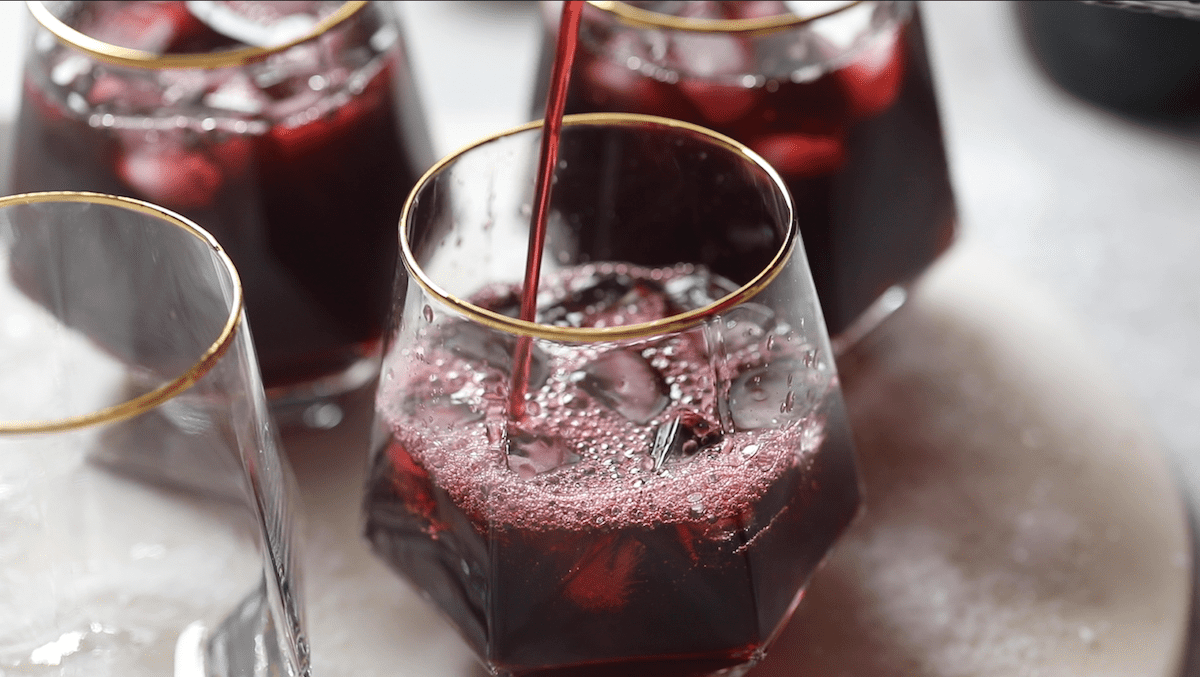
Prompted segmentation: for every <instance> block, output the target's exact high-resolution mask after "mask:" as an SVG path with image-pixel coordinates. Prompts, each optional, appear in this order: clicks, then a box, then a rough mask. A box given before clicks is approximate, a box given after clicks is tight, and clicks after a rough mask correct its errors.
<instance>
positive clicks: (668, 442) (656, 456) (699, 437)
mask: <svg viewBox="0 0 1200 677" xmlns="http://www.w3.org/2000/svg"><path fill="white" fill-rule="evenodd" d="M722 437H723V435H722V433H721V426H719V425H717V424H716V423H714V422H712V421H709V420H708V419H707V418H705V417H704V416H702V415H700V414H699V413H696V412H694V411H684V412H682V413H680V414H679V415H678V416H676V417H675V418H673V419H671V420H670V421H668V422H666V423H664V424H662V425H660V426H659V427H658V431H657V432H656V433H655V435H654V446H653V447H651V450H650V458H652V459H653V460H654V471H655V472H658V471H659V470H661V469H662V467H663V465H665V464H666V462H667V459H668V458H672V457H674V458H686V457H688V456H692V455H694V454H695V453H696V452H698V451H700V450H701V449H704V448H707V447H711V446H714V445H716V444H719V443H720V442H721V438H722Z"/></svg>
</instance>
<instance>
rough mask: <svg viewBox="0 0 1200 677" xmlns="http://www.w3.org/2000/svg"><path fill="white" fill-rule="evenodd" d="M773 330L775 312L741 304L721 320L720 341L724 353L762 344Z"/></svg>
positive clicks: (750, 304) (754, 304)
mask: <svg viewBox="0 0 1200 677" xmlns="http://www.w3.org/2000/svg"><path fill="white" fill-rule="evenodd" d="M774 328H775V311H773V310H771V309H770V308H768V307H767V306H764V305H761V304H758V303H743V304H742V305H740V306H738V307H736V308H733V309H731V310H730V311H729V312H727V313H725V315H724V316H723V317H722V318H721V325H720V333H721V340H722V341H724V343H725V350H726V351H730V352H732V351H735V350H741V349H742V348H746V347H749V346H751V345H754V344H759V343H762V342H763V341H765V340H766V338H767V337H768V336H769V335H770V334H771V331H772V330H773V329H774Z"/></svg>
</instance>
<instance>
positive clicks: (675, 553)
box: [365, 114, 859, 677]
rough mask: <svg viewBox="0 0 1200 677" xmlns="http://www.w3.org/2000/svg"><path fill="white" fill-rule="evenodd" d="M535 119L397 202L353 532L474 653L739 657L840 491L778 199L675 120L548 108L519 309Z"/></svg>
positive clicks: (657, 666)
mask: <svg viewBox="0 0 1200 677" xmlns="http://www.w3.org/2000/svg"><path fill="white" fill-rule="evenodd" d="M540 139H541V126H540V124H530V125H526V126H524V127H520V128H517V129H515V130H513V131H510V132H506V133H503V134H500V135H498V136H495V137H492V138H489V139H485V140H483V141H481V142H478V143H476V144H474V145H472V146H470V147H468V148H466V149H465V150H462V151H460V152H458V153H456V154H454V155H452V156H450V157H448V158H446V159H444V160H442V161H441V162H440V163H438V164H437V165H435V166H434V168H433V169H431V170H430V171H429V172H428V173H427V174H426V175H425V176H424V178H422V179H421V181H420V182H419V183H418V184H417V187H416V188H415V189H414V191H413V193H412V194H411V196H410V198H409V201H408V203H407V204H406V207H405V212H404V217H403V219H402V221H401V237H400V239H401V250H402V260H403V261H404V264H405V266H406V269H407V273H408V275H407V276H401V278H400V280H399V283H398V288H397V293H396V306H395V308H394V310H393V313H394V314H393V318H394V320H393V324H392V326H391V328H390V330H389V344H388V349H387V351H386V353H385V359H384V373H383V376H382V378H381V379H380V385H379V388H378V391H377V397H376V416H377V422H378V424H379V425H378V430H377V433H376V439H375V443H376V446H375V448H374V453H373V457H372V463H371V473H370V479H369V482H368V487H367V497H366V501H365V510H366V516H367V518H366V533H367V536H368V538H369V540H370V542H371V543H372V544H373V547H374V549H375V551H376V552H377V554H378V555H379V556H381V557H382V558H383V559H384V560H386V561H387V562H388V563H389V564H390V565H391V566H392V567H394V568H395V569H396V570H397V571H398V572H400V573H401V574H403V576H405V577H406V578H407V579H408V580H409V581H410V582H411V583H412V584H414V585H415V586H416V587H417V588H419V589H420V590H421V591H423V593H424V594H425V595H426V596H427V597H428V598H429V599H430V600H431V601H432V602H433V603H434V604H436V605H437V606H438V607H439V608H440V610H441V611H442V612H444V614H445V616H446V617H447V618H448V619H449V621H450V622H451V623H452V624H453V625H454V626H456V627H457V629H458V630H459V631H460V632H461V634H462V635H463V637H464V638H465V639H466V641H467V642H468V643H469V644H470V645H471V646H472V647H473V648H474V650H475V651H476V652H477V654H478V656H479V658H480V659H481V660H482V661H483V662H484V663H485V664H486V666H487V667H488V669H489V670H491V672H492V673H493V674H497V675H534V674H536V675H584V674H586V675H622V676H628V675H655V676H657V677H671V676H683V675H707V674H717V673H719V674H726V675H730V674H739V673H740V671H741V670H743V669H745V668H746V667H747V666H748V665H749V664H751V663H753V662H754V661H755V660H757V659H758V658H759V657H760V656H761V655H762V652H763V648H764V646H765V645H766V644H767V643H768V642H769V641H770V639H771V638H772V636H773V635H774V634H775V632H776V630H777V629H778V628H779V627H780V625H781V624H782V623H783V621H784V620H785V619H786V618H787V617H788V616H789V614H790V613H791V611H792V609H793V607H794V605H795V604H796V602H797V600H798V597H799V594H800V592H801V590H802V589H803V588H804V586H805V584H806V582H807V581H808V579H809V576H810V575H811V574H812V572H813V570H814V569H815V568H816V567H817V566H818V564H819V563H820V562H821V561H822V558H823V557H824V555H825V553H826V552H827V551H828V550H829V548H830V547H831V545H832V544H833V542H834V540H835V539H836V538H837V536H838V535H839V533H841V532H842V530H843V529H844V528H845V527H846V525H847V524H848V523H849V522H850V521H851V519H852V517H853V516H854V515H855V514H856V510H857V506H858V498H859V493H858V484H857V480H856V471H855V465H854V459H853V452H852V448H851V442H850V437H849V434H848V431H847V427H846V422H845V418H844V412H843V405H842V400H841V393H840V390H839V386H838V382H837V377H836V372H835V367H834V365H833V362H832V359H831V354H830V349H829V343H828V337H827V335H826V333H825V327H824V324H823V322H822V319H821V313H820V309H819V305H818V302H817V299H816V296H815V295H814V293H813V290H812V281H811V277H810V276H809V272H808V267H807V265H806V262H805V257H804V250H803V245H802V244H801V242H800V238H799V236H798V232H797V230H796V222H795V220H794V214H793V211H792V203H791V199H790V197H789V196H788V193H787V189H786V187H785V185H784V184H783V182H782V180H781V179H780V178H779V175H778V174H777V173H776V172H775V171H774V170H773V169H771V168H770V167H769V166H768V165H767V164H766V163H765V162H764V161H763V160H762V159H761V158H759V157H758V156H757V155H755V154H754V153H753V152H752V151H750V150H749V149H747V148H746V147H745V146H743V145H741V144H739V143H737V142H735V141H733V140H731V139H729V138H727V137H723V136H720V135H717V134H715V133H712V132H710V131H707V130H704V129H702V128H700V127H697V126H694V125H691V124H688V123H683V122H679V121H673V120H667V119H663V118H655V117H650V116H640V115H626V114H593V115H577V116H566V117H565V118H564V124H563V128H562V136H561V146H560V154H559V160H560V161H559V163H558V168H557V170H556V174H555V179H554V189H553V193H552V197H551V202H550V214H549V220H548V227H547V234H546V249H545V256H544V259H543V262H542V263H543V265H542V268H541V276H542V277H541V284H540V285H539V288H538V299H539V302H538V306H539V307H538V315H537V318H536V322H528V321H523V320H520V319H517V318H516V317H515V316H516V314H517V312H518V310H517V308H518V304H519V301H518V299H519V297H520V293H519V287H520V285H521V281H522V279H523V274H524V265H525V264H524V261H525V251H526V246H527V240H528V237H529V230H530V211H531V204H532V200H533V193H534V179H535V176H536V163H537V158H538V149H539V144H540ZM522 345H523V346H524V349H525V350H527V351H528V355H529V357H528V361H527V362H526V361H523V360H522V358H516V357H514V356H515V355H516V354H517V353H516V352H515V351H516V350H517V348H518V347H520V346H522ZM515 360H522V361H515ZM514 372H516V374H517V375H518V376H516V377H514ZM521 374H525V375H526V376H524V377H521V376H520V375H521ZM514 388H519V389H520V390H517V391H516V392H517V396H516V398H514V397H513V393H514ZM522 393H523V396H522ZM514 399H515V400H516V402H518V403H520V405H519V406H511V405H512V402H513V400H514ZM521 410H523V413H522V412H521Z"/></svg>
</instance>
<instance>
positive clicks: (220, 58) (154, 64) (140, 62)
mask: <svg viewBox="0 0 1200 677" xmlns="http://www.w3.org/2000/svg"><path fill="white" fill-rule="evenodd" d="M25 5H26V7H28V8H29V13H30V14H32V15H33V18H34V19H35V20H36V21H37V23H38V25H40V26H41V27H42V28H45V29H46V30H48V31H50V33H51V34H53V35H54V37H56V38H57V39H58V40H59V42H61V43H63V44H64V45H67V46H69V47H72V48H74V49H77V50H79V51H81V52H83V53H85V54H87V55H89V56H91V57H93V58H96V59H99V60H100V61H104V62H106V63H110V64H116V65H120V66H130V67H133V68H144V69H156V68H160V69H185V68H198V69H204V68H224V67H226V66H242V65H245V64H248V63H251V62H254V61H258V60H261V59H264V58H266V57H268V56H270V55H271V54H278V53H280V52H283V51H286V50H288V49H291V48H292V47H295V46H296V45H300V44H303V43H305V42H308V41H309V40H312V39H314V38H316V37H318V36H320V35H322V34H324V33H326V32H328V31H329V30H330V29H332V28H334V27H335V26H337V25H338V24H341V23H342V22H344V21H345V20H347V19H349V18H350V17H351V16H353V15H354V14H355V13H357V12H358V11H359V10H361V9H363V8H364V7H366V6H367V2H365V0H359V1H355V2H345V3H342V5H341V6H340V7H338V9H337V11H335V12H333V13H332V14H330V15H329V16H327V17H325V18H324V19H321V20H320V21H318V22H317V23H316V24H315V25H314V26H313V27H312V29H310V30H309V31H308V32H306V33H305V34H304V35H301V36H300V37H297V38H293V39H291V40H288V41H287V42H284V43H282V44H279V45H274V46H271V47H240V48H237V49H231V50H226V51H221V52H211V53H194V54H155V53H154V52H147V51H145V50H140V49H133V48H130V47H121V46H120V45H114V44H112V43H108V42H104V41H103V40H97V39H96V38H93V37H91V36H90V35H87V34H86V33H83V32H81V31H79V30H76V29H74V28H72V27H71V26H68V25H67V24H66V22H64V21H63V20H61V19H59V18H58V17H56V16H54V14H53V13H52V12H51V11H50V10H49V9H47V8H46V4H45V3H44V2H40V1H39V0H27V1H26V3H25Z"/></svg>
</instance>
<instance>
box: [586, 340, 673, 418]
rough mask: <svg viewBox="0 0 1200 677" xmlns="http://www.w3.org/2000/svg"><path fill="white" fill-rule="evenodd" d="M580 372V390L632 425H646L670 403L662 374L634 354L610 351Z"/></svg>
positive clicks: (620, 350) (618, 350) (627, 351)
mask: <svg viewBox="0 0 1200 677" xmlns="http://www.w3.org/2000/svg"><path fill="white" fill-rule="evenodd" d="M582 373H583V376H582V378H580V379H579V381H578V383H579V386H580V387H581V388H583V389H584V390H585V391H586V392H588V393H589V394H591V395H592V396H593V397H595V398H596V399H597V400H599V401H600V402H602V403H604V404H605V405H606V406H608V407H609V408H611V409H612V410H614V411H616V412H617V413H619V414H621V415H622V416H624V417H625V418H627V419H629V420H630V421H633V422H634V423H648V422H649V421H650V419H652V418H654V417H655V416H657V415H658V414H659V413H660V412H661V411H662V410H663V409H665V408H666V406H667V404H668V402H669V398H668V397H667V393H668V392H669V391H668V390H667V384H666V382H665V380H664V379H663V377H662V374H660V373H658V371H656V370H655V369H654V367H651V366H650V363H648V362H647V361H646V360H645V359H644V358H642V356H641V355H639V354H637V353H635V352H632V351H629V350H624V349H621V348H618V349H615V350H610V351H609V352H606V353H604V354H603V355H601V356H600V357H598V358H596V359H595V360H593V361H592V362H591V363H589V364H588V365H587V366H586V367H584V368H583V372H582Z"/></svg>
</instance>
